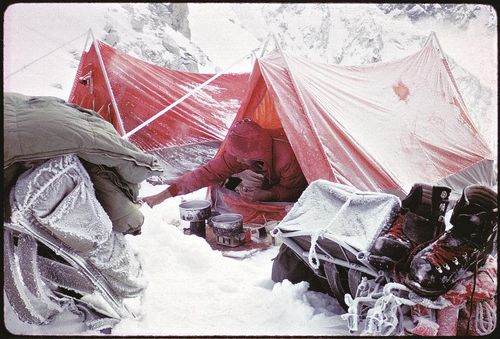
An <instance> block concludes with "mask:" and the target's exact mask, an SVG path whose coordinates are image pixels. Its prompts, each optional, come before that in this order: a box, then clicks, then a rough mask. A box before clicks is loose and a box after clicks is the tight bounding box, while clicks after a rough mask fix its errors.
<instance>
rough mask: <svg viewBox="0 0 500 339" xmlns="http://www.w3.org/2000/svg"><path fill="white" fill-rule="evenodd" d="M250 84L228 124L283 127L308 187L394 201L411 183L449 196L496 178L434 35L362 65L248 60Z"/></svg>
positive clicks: (276, 215)
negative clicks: (328, 184)
mask: <svg viewBox="0 0 500 339" xmlns="http://www.w3.org/2000/svg"><path fill="white" fill-rule="evenodd" d="M248 88H249V89H248V92H247V94H246V96H245V98H244V99H243V101H242V104H241V107H240V109H239V111H238V114H237V116H236V118H235V121H238V120H241V119H243V118H251V119H253V120H255V121H257V122H258V123H259V124H260V125H261V126H262V127H264V128H269V129H277V130H279V129H282V131H284V133H285V134H286V135H287V137H288V139H289V141H290V144H291V146H292V148H293V150H294V152H295V155H296V157H297V159H298V161H299V163H300V165H301V169H302V171H303V173H304V175H305V177H306V178H307V180H308V182H312V181H314V180H317V179H326V180H330V181H333V182H338V183H341V184H346V185H350V186H354V187H356V188H358V189H360V190H367V191H379V192H380V191H381V192H387V193H393V194H396V195H398V196H400V197H403V196H404V195H405V194H406V193H408V191H409V190H410V188H411V186H412V185H413V184H414V183H417V182H422V183H428V184H445V185H448V186H451V187H452V188H453V189H454V190H456V191H460V190H461V189H462V188H463V187H465V186H466V185H468V184H471V183H481V184H485V185H493V184H494V182H495V178H494V171H493V158H492V154H491V151H490V150H489V148H488V146H487V144H486V142H485V141H484V139H483V137H482V136H481V135H480V134H479V132H478V130H477V128H476V127H475V125H474V123H473V122H472V120H471V118H470V117H469V114H468V113H467V108H466V107H465V104H464V103H463V100H462V98H461V95H460V93H459V91H458V88H457V86H456V83H455V81H454V79H453V76H452V74H451V71H450V69H449V67H448V63H447V61H446V59H445V58H444V57H443V54H442V53H441V51H440V50H439V44H438V42H437V39H436V38H435V36H434V35H432V36H431V39H429V41H428V43H427V44H426V45H425V46H424V47H423V48H422V49H421V50H420V51H418V52H417V53H415V54H413V55H410V56H408V57H406V58H403V59H401V60H396V61H391V62H383V63H376V64H369V65H362V66H340V65H327V64H321V63H313V62H311V61H308V60H305V59H302V58H297V57H292V56H289V55H286V54H284V53H281V52H275V53H273V54H271V55H269V56H267V57H265V58H262V59H258V60H257V61H256V62H255V65H254V68H253V71H252V73H251V75H250V80H249V87H248ZM223 148H224V144H223V145H222V147H221V150H222V149H223ZM211 194H212V196H214V194H215V191H214V190H213V189H212V190H211ZM216 200H217V204H218V205H219V208H223V207H224V206H227V207H229V209H231V210H233V211H236V212H238V213H242V214H244V215H245V218H246V220H247V221H249V220H253V221H258V222H263V221H265V219H281V218H282V217H283V216H284V215H285V213H286V208H288V207H290V206H285V207H283V206H277V205H274V204H254V203H248V202H242V201H238V199H237V197H236V196H234V195H224V194H222V195H221V194H219V196H218V197H217V199H216ZM252 208H253V209H252Z"/></svg>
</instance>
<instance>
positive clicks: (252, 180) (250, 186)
mask: <svg viewBox="0 0 500 339" xmlns="http://www.w3.org/2000/svg"><path fill="white" fill-rule="evenodd" d="M233 177H237V178H240V179H241V182H240V184H239V185H238V186H237V187H236V188H235V191H236V192H239V191H240V190H242V189H243V188H246V189H247V190H249V191H252V190H255V189H260V188H261V187H262V182H263V181H264V176H263V175H262V174H259V173H255V172H254V171H251V170H248V169H247V170H244V171H243V172H240V173H237V174H234V175H233Z"/></svg>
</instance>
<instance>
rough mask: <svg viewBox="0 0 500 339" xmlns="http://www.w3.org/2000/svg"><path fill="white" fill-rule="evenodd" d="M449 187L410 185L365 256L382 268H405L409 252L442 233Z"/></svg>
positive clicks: (374, 264)
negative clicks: (390, 221)
mask: <svg viewBox="0 0 500 339" xmlns="http://www.w3.org/2000/svg"><path fill="white" fill-rule="evenodd" d="M450 192H451V189H450V188H448V187H442V186H430V185H426V184H415V185H413V187H412V189H411V190H410V193H409V194H408V195H407V196H406V197H405V198H404V199H403V200H402V201H401V204H402V208H401V212H400V213H401V215H400V216H399V217H398V218H397V219H396V221H395V222H394V224H393V225H392V226H391V227H390V228H389V229H388V230H387V233H385V234H383V235H381V236H380V237H379V238H378V239H377V240H376V241H375V244H374V245H373V248H372V249H371V250H370V256H369V257H368V260H369V261H370V263H371V264H372V265H373V266H375V267H377V268H379V269H382V270H390V269H393V268H394V266H395V264H397V263H400V264H401V265H400V266H399V269H403V270H404V269H405V268H406V267H405V264H406V261H407V259H408V255H409V254H410V253H411V251H412V250H413V249H414V248H415V247H416V246H419V245H422V244H424V243H428V242H429V241H432V240H435V239H437V238H438V237H439V236H440V235H441V234H443V233H444V230H445V225H444V215H445V213H446V207H447V206H448V196H449V194H450Z"/></svg>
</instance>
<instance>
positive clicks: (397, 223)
mask: <svg viewBox="0 0 500 339" xmlns="http://www.w3.org/2000/svg"><path fill="white" fill-rule="evenodd" d="M404 220H405V216H404V215H402V214H400V215H399V216H398V217H397V218H396V220H394V222H393V223H392V225H391V227H390V228H389V231H388V232H387V234H390V235H392V236H394V237H396V238H403V239H406V235H405V234H404V232H403V222H404Z"/></svg>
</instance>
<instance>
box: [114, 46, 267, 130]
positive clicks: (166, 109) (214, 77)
mask: <svg viewBox="0 0 500 339" xmlns="http://www.w3.org/2000/svg"><path fill="white" fill-rule="evenodd" d="M256 50H258V48H256V49H254V50H252V51H250V53H248V54H247V55H245V56H244V57H243V58H241V59H238V60H237V61H236V62H234V63H233V64H231V65H230V66H229V67H227V68H226V69H225V70H223V71H221V72H219V73H217V74H215V75H214V76H212V77H211V78H210V79H208V80H207V81H205V82H204V83H202V84H201V85H198V86H196V87H195V88H193V89H192V90H191V91H189V92H188V93H186V94H184V95H183V96H182V97H180V98H179V99H177V100H176V101H175V102H173V103H172V104H170V105H168V107H166V108H164V109H162V110H161V111H159V112H158V113H156V114H155V115H153V116H152V117H151V118H149V119H148V120H146V121H144V122H143V123H141V124H140V125H139V126H137V127H135V128H134V129H132V130H130V131H129V132H127V133H126V134H125V135H123V136H122V137H123V138H124V139H128V138H129V137H130V136H131V135H133V134H135V133H136V132H137V131H139V130H141V129H142V128H144V127H145V126H146V125H148V124H149V123H151V122H153V121H154V120H156V119H158V118H159V117H160V116H162V115H163V114H165V113H166V112H168V111H169V110H170V109H172V108H174V107H175V106H177V105H178V104H180V103H181V102H183V101H184V100H186V99H187V98H189V97H190V96H191V95H193V94H195V93H196V92H198V91H199V90H200V89H202V88H203V87H205V86H207V85H208V84H209V83H211V82H212V81H214V80H215V79H217V78H218V77H220V76H221V75H222V74H224V73H226V72H227V71H228V70H229V69H231V68H232V67H233V66H234V65H236V64H238V63H240V62H241V61H242V60H244V59H246V58H248V57H249V56H252V53H254V52H255V51H256Z"/></svg>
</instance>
